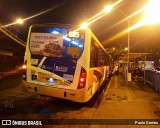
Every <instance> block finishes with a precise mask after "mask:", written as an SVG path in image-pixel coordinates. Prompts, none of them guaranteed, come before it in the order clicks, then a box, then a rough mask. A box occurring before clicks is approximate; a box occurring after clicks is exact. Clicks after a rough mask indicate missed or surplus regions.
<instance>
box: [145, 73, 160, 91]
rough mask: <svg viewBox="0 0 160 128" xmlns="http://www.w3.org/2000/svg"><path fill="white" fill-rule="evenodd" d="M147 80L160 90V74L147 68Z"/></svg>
mask: <svg viewBox="0 0 160 128" xmlns="http://www.w3.org/2000/svg"><path fill="white" fill-rule="evenodd" d="M145 80H146V82H147V83H149V84H150V85H151V86H152V87H153V88H154V89H155V90H156V91H160V74H158V73H155V72H153V71H149V70H147V71H145Z"/></svg>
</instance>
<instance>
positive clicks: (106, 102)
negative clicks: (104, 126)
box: [93, 75, 160, 125]
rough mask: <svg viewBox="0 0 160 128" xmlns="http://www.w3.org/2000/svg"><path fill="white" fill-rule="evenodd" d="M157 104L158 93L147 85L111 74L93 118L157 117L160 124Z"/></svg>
mask: <svg viewBox="0 0 160 128" xmlns="http://www.w3.org/2000/svg"><path fill="white" fill-rule="evenodd" d="M159 105H160V95H159V94H158V92H156V91H154V90H153V89H152V88H151V87H150V86H149V85H147V84H143V83H142V82H133V81H131V82H128V83H127V82H126V81H125V79H124V76H123V75H119V76H113V77H112V78H111V80H110V83H109V85H108V88H107V89H106V91H105V94H104V98H103V100H102V102H101V104H100V106H99V107H98V108H97V111H96V113H95V115H94V117H93V119H124V121H126V119H133V120H132V121H134V120H138V119H143V120H145V119H155V120H156V119H158V121H159V125H160V115H159V114H160V109H159ZM122 121H123V120H122ZM133 123H134V122H133Z"/></svg>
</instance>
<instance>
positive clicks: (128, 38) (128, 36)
mask: <svg viewBox="0 0 160 128" xmlns="http://www.w3.org/2000/svg"><path fill="white" fill-rule="evenodd" d="M115 10H118V11H120V12H121V13H122V14H123V15H124V16H125V17H126V19H127V28H128V29H127V32H128V35H127V43H128V53H127V74H126V75H127V83H128V73H129V52H130V33H129V27H130V25H129V18H128V16H127V14H126V13H124V12H123V11H122V10H120V9H115Z"/></svg>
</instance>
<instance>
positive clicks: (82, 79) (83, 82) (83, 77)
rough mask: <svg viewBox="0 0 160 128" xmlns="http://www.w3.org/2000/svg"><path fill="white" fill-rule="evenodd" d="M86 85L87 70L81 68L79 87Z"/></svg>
mask: <svg viewBox="0 0 160 128" xmlns="http://www.w3.org/2000/svg"><path fill="white" fill-rule="evenodd" d="M85 85H86V70H85V69H84V68H81V73H80V77H79V82H78V89H81V88H84V87H85Z"/></svg>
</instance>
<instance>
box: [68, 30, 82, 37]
mask: <svg viewBox="0 0 160 128" xmlns="http://www.w3.org/2000/svg"><path fill="white" fill-rule="evenodd" d="M68 37H70V38H79V32H76V31H72V32H69V34H68Z"/></svg>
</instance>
